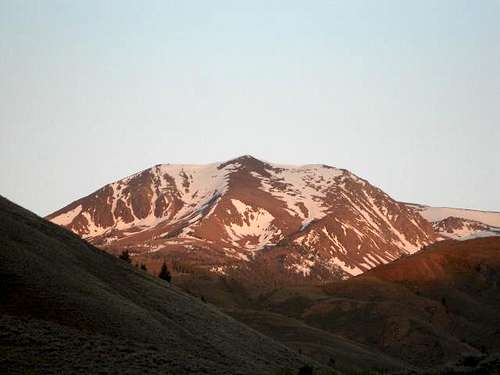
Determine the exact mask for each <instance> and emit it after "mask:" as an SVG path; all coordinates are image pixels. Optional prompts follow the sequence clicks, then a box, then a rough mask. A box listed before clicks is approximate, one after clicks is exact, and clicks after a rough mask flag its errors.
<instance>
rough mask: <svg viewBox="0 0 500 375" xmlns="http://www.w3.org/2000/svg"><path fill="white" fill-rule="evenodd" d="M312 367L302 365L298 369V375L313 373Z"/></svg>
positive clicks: (310, 374)
mask: <svg viewBox="0 0 500 375" xmlns="http://www.w3.org/2000/svg"><path fill="white" fill-rule="evenodd" d="M313 371H314V369H313V368H312V367H311V366H310V365H304V366H302V367H301V368H300V369H299V373H298V375H313Z"/></svg>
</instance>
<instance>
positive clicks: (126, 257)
mask: <svg viewBox="0 0 500 375" xmlns="http://www.w3.org/2000/svg"><path fill="white" fill-rule="evenodd" d="M118 258H120V259H121V260H124V261H125V262H128V263H132V259H130V254H129V253H128V250H123V251H122V253H121V254H120V255H119V256H118Z"/></svg>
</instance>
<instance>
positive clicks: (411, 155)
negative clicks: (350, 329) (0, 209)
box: [0, 0, 500, 214]
mask: <svg viewBox="0 0 500 375" xmlns="http://www.w3.org/2000/svg"><path fill="white" fill-rule="evenodd" d="M499 19H500V1H458V0H456V1H444V0H443V1H421V0H418V1H378V0H373V1H351V0H350V1H290V0H288V1H269V0H266V1H256V0H252V1H245V2H244V1H204V0H203V1H202V0H200V1H187V0H179V1H124V0H120V1H89V0H85V1H83V0H82V1H74V0H72V1H35V0H32V1H14V0H12V1H6V0H0V51H1V52H0V160H1V163H0V176H1V178H0V194H2V195H5V196H7V197H8V198H10V199H12V200H14V201H16V202H17V203H19V204H21V205H23V206H25V207H27V208H29V209H31V210H34V211H35V212H37V213H39V214H47V213H49V212H52V211H54V210H56V209H58V208H60V207H62V206H63V205H65V204H67V203H69V202H70V201H72V200H75V199H77V198H79V197H81V196H84V195H87V194H89V193H91V192H92V191H94V190H95V189H97V188H99V187H100V186H102V185H104V184H106V183H108V182H111V181H113V180H115V179H118V178H121V177H124V176H126V175H129V174H131V173H134V172H136V171H139V170H141V169H144V168H147V167H149V166H152V165H154V164H158V163H208V162H213V161H219V160H226V159H230V158H233V157H236V156H239V155H242V154H252V155H254V156H255V157H258V158H261V159H264V160H268V161H273V162H277V163H292V164H306V163H323V164H330V165H334V166H337V167H342V168H347V169H350V170H352V171H353V172H354V173H356V174H358V175H360V176H361V177H364V178H366V179H368V180H369V181H370V182H372V183H373V184H375V185H377V186H379V187H381V188H382V189H383V190H385V191H386V192H387V193H389V194H390V195H391V196H393V197H394V198H396V199H399V200H404V201H412V202H420V203H428V204H432V205H446V206H459V207H469V208H479V209H490V210H500V189H499V188H500V172H499V162H500V22H499Z"/></svg>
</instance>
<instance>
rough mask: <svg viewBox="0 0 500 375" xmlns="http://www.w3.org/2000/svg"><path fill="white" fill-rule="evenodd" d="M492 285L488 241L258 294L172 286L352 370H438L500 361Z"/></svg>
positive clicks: (216, 284)
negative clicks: (487, 357) (475, 360)
mask: <svg viewBox="0 0 500 375" xmlns="http://www.w3.org/2000/svg"><path fill="white" fill-rule="evenodd" d="M499 280H500V237H490V238H481V239H474V240H468V241H463V242H460V241H443V242H439V243H436V244H434V245H431V246H430V247H429V248H427V249H426V250H423V251H421V252H419V253H417V254H414V255H411V256H407V257H403V258H401V259H400V260H397V261H395V262H392V263H390V264H387V265H383V266H380V267H377V268H375V269H373V270H371V271H368V272H366V273H364V274H363V275H360V276H357V277H353V278H350V279H349V280H345V281H340V282H331V283H326V284H321V285H316V286H314V285H311V284H308V285H302V286H299V285H296V286H288V287H281V288H276V289H269V290H265V291H263V290H255V289H252V288H250V287H248V286H246V285H243V284H241V283H238V282H237V281H233V280H229V279H219V280H213V281H212V284H211V285H210V284H209V283H208V282H205V283H199V282H197V280H196V279H194V280H179V282H182V283H184V285H183V287H184V288H186V289H188V290H190V291H191V292H192V293H194V294H200V295H204V296H205V298H207V299H208V300H209V301H213V302H214V303H216V304H218V305H219V306H221V307H223V308H225V310H226V311H227V312H228V313H230V314H232V315H233V316H234V317H236V318H238V319H240V320H241V321H243V322H245V323H247V324H249V325H251V326H252V327H254V328H255V329H258V330H260V331H262V332H264V333H266V334H267V335H270V336H272V337H275V338H276V339H278V340H281V341H282V342H284V343H286V344H287V345H289V346H290V347H294V348H296V349H301V350H302V351H303V352H304V353H305V354H308V355H311V356H314V357H315V358H316V359H317V360H319V361H322V362H325V363H327V362H328V361H330V362H331V361H332V360H334V361H335V363H336V366H337V368H340V369H343V370H347V371H349V370H353V369H359V368H360V367H361V368H367V367H379V368H381V367H382V368H397V367H400V368H401V367H402V368H421V369H424V368H425V369H428V368H439V367H442V366H444V365H446V364H448V363H454V362H456V361H457V360H458V358H460V357H461V356H462V355H464V354H473V355H479V354H480V352H486V353H491V352H499V351H500V329H499V327H500V292H499V284H498V283H499ZM241 296H244V297H245V298H242V297H241ZM348 343H351V344H352V345H351V349H350V350H346V348H347V347H348ZM353 346H354V347H353ZM354 353H356V354H354ZM353 354H354V355H353ZM499 365H500V364H499Z"/></svg>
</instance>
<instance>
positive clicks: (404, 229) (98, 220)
mask: <svg viewBox="0 0 500 375" xmlns="http://www.w3.org/2000/svg"><path fill="white" fill-rule="evenodd" d="M419 212H420V209H419V207H417V206H415V207H414V206H411V205H407V204H404V203H400V202H397V201H395V200H394V199H392V198H391V197H390V196H388V195H387V194H385V193H384V192H383V191H381V190H380V189H378V188H376V187H375V186H373V185H371V184H370V183H368V182H367V181H365V180H363V179H361V178H359V177H357V176H356V175H354V174H353V173H351V172H349V171H347V170H345V169H337V168H333V167H330V166H326V165H304V166H282V165H275V164H270V163H266V162H263V161H260V160H257V159H255V158H253V157H251V156H242V157H240V158H237V159H234V160H230V161H227V162H224V163H214V164H208V165H169V164H163V165H157V166H154V167H152V168H150V169H146V170H144V171H142V172H140V173H137V174H134V175H132V176H130V177H127V178H124V179H122V180H119V181H116V182H113V183H111V184H109V185H106V186H104V187H102V188H101V189H99V190H97V191H96V192H94V193H93V194H90V195H89V196H87V197H84V198H82V199H79V200H77V201H75V202H73V203H71V204H70V205H68V206H66V207H64V208H62V209H61V210H59V211H57V212H55V213H53V214H51V215H49V216H48V217H47V218H48V219H49V220H51V221H53V222H54V223H57V224H59V225H62V226H64V227H66V228H68V229H70V230H72V231H73V232H75V233H76V234H78V235H80V236H81V237H83V238H85V239H87V240H88V241H90V242H91V243H93V244H95V245H97V246H99V247H101V248H104V249H107V250H108V251H110V252H112V253H118V252H121V251H122V250H124V249H128V250H129V251H130V252H132V254H133V255H135V256H137V257H138V258H137V259H141V260H144V261H145V262H146V263H148V262H152V267H153V268H154V267H156V265H155V264H154V261H153V260H156V263H158V262H159V261H160V260H163V259H164V258H167V259H170V260H172V259H174V260H175V262H176V265H181V266H179V267H181V268H182V267H196V268H198V269H204V270H206V271H209V272H212V273H216V274H220V275H235V274H244V273H245V271H252V272H255V270H259V272H262V273H263V274H266V275H268V274H271V275H281V276H282V277H286V278H304V277H306V278H311V279H316V280H317V279H322V280H324V279H339V278H347V277H350V276H353V275H358V274H361V273H363V272H365V271H367V270H369V269H371V268H373V267H376V266H377V265H380V264H385V263H388V262H391V261H393V260H395V259H397V258H399V257H400V256H401V255H402V254H411V253H414V252H416V251H418V250H420V249H421V248H422V247H424V246H426V245H428V244H431V243H433V242H435V241H436V240H437V239H438V238H439V236H438V235H437V234H436V232H435V230H434V228H433V227H432V225H431V224H430V223H429V221H427V220H425V219H424V218H423V217H422V216H421V215H420V213H419ZM263 270H265V271H263Z"/></svg>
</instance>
